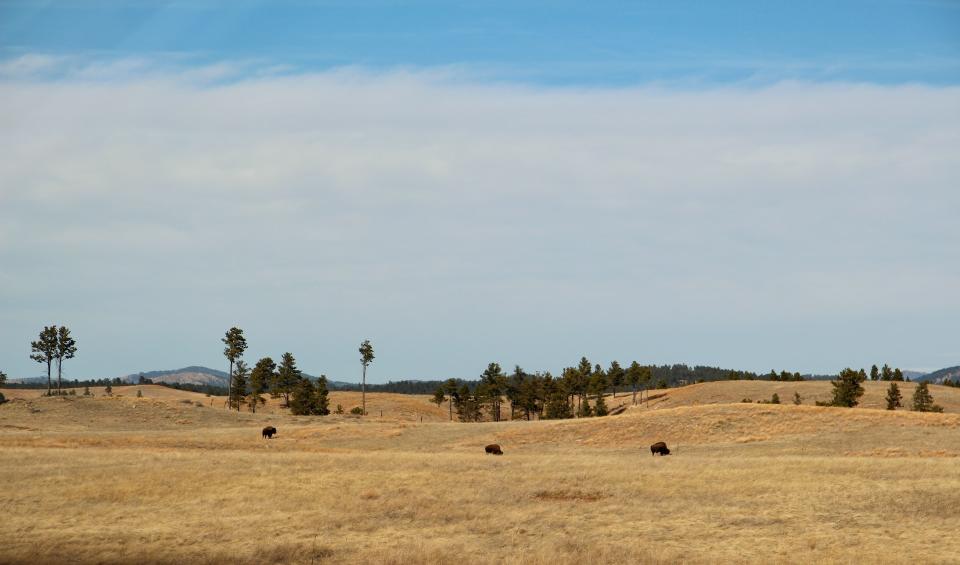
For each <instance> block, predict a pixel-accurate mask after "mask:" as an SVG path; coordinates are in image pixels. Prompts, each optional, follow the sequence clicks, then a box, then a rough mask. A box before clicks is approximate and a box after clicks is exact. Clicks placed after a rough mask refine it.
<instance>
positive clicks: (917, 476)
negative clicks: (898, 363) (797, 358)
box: [0, 381, 960, 564]
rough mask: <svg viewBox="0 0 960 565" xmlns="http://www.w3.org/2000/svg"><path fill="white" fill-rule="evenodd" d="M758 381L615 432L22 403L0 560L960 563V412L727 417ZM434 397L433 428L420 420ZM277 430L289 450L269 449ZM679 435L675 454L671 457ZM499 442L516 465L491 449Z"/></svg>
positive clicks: (164, 403) (700, 389)
mask: <svg viewBox="0 0 960 565" xmlns="http://www.w3.org/2000/svg"><path fill="white" fill-rule="evenodd" d="M799 384H801V385H819V384H822V383H799ZM868 384H869V383H868ZM738 385H742V386H740V387H739V388H738ZM757 385H761V387H765V386H768V385H769V386H780V385H779V384H778V383H757V382H755V381H754V382H748V381H744V382H741V383H736V382H734V383H714V384H712V385H711V386H703V385H697V386H693V387H687V388H686V389H674V390H671V391H663V392H666V393H667V396H665V397H661V399H662V400H661V399H655V400H654V401H651V403H650V408H646V407H632V408H630V409H629V410H627V411H626V413H624V414H623V415H620V416H616V417H608V418H596V419H585V420H573V421H570V420H567V421H544V422H523V421H513V422H503V423H482V424H460V423H449V422H446V421H443V419H442V418H441V416H444V415H445V407H444V408H443V409H437V407H436V406H435V405H432V404H430V403H429V402H427V399H426V398H425V397H413V398H410V397H404V396H403V395H384V396H383V397H382V398H377V395H372V394H371V395H368V403H370V404H371V405H382V406H384V407H385V409H386V407H388V406H394V407H395V408H396V414H395V415H393V416H390V417H388V415H387V414H386V413H385V416H384V418H382V419H381V418H379V417H368V418H366V419H360V418H357V417H350V416H329V417H324V418H311V417H294V416H289V415H286V414H281V413H279V412H266V413H258V414H250V413H249V412H243V413H240V414H238V413H236V412H229V411H227V410H224V409H223V408H222V407H219V408H218V407H217V406H216V404H217V402H218V400H219V399H210V398H207V397H204V396H203V395H199V394H193V393H188V392H182V391H176V390H171V389H166V388H163V387H115V389H114V390H115V391H118V392H120V393H121V394H122V395H123V396H120V397H116V396H115V397H112V398H111V397H103V396H97V397H95V398H70V397H68V398H39V397H37V396H32V397H24V396H21V394H22V393H30V392H33V393H34V394H35V393H36V391H16V396H17V398H18V399H17V400H15V401H13V402H10V403H7V404H5V405H3V406H0V473H2V476H3V477H4V478H5V489H4V497H3V498H4V517H5V519H4V520H0V536H2V537H0V539H3V540H4V543H3V544H2V545H0V562H4V563H7V562H11V563H36V562H58V561H71V562H77V563H120V562H123V563H126V562H140V563H179V564H183V563H194V562H196V563H200V562H204V563H207V562H214V563H322V562H330V563H348V562H358V561H360V562H370V563H397V564H400V563H403V564H407V563H414V564H415V563H458V564H462V563H535V564H547V563H550V564H553V563H560V564H563V563H571V564H572V563H584V562H604V563H673V562H679V561H683V562H691V563H700V562H703V563H707V562H710V563H715V562H734V561H735V562H764V563H769V562H781V563H811V562H815V563H823V562H848V563H852V562H857V563H863V562H871V563H877V562H890V563H897V562H907V561H911V562H918V561H919V562H951V561H954V560H955V559H956V555H960V538H957V536H955V535H953V532H956V531H957V529H958V528H960V476H958V474H957V473H956V469H957V463H958V460H960V459H958V458H960V415H957V414H917V413H909V412H900V411H898V412H888V411H885V410H875V409H870V408H862V409H861V408H858V409H840V408H825V407H815V406H809V405H805V406H793V405H790V404H787V405H780V406H775V405H758V404H742V403H739V402H732V403H720V402H719V401H720V400H721V397H722V396H723V395H731V397H732V398H736V400H739V399H740V398H742V397H743V396H745V395H756V396H759V394H757V393H758V392H762V393H764V394H765V393H766V392H768V389H766V388H756V386H757ZM782 386H784V387H793V386H796V384H795V383H784V384H783V385H782ZM826 386H827V387H829V384H827V385H826ZM136 388H141V389H143V391H144V398H136V397H135V396H134V394H135V393H134V392H133V391H135V390H136ZM938 392H939V389H938V388H937V389H936V390H934V396H935V397H937V398H938V401H939V400H940V398H939V396H938ZM807 393H809V394H810V395H811V396H814V395H815V394H817V390H816V388H815V387H812V388H810V390H808V391H807ZM656 394H657V393H655V395H656ZM790 394H791V395H792V392H790ZM801 394H804V392H803V391H801ZM12 396H13V395H12ZM781 396H784V393H781ZM944 396H946V395H944ZM737 397H740V398H737ZM342 399H343V400H344V402H343V403H344V405H345V406H346V405H347V404H348V403H352V402H353V399H352V398H351V397H342ZM348 399H349V400H348ZM619 400H620V398H619V396H618V401H619ZM657 400H661V401H660V402H657ZM185 401H186V402H185ZM211 401H212V402H213V404H214V406H212V407H211V406H210V403H211ZM188 402H189V404H188ZM198 402H199V403H200V406H197V403H198ZM710 402H714V403H710ZM421 403H422V404H425V405H426V408H429V407H431V406H432V407H433V409H435V410H436V412H437V413H435V414H434V416H435V418H436V421H432V422H427V421H425V422H424V423H422V424H421V423H420V422H419V418H416V419H414V418H412V417H411V414H416V411H417V410H420V409H421V408H424V407H423V406H422V405H421ZM411 411H412V412H411ZM266 423H270V424H273V425H275V426H276V427H277V428H278V429H279V431H280V433H279V437H278V438H276V439H274V440H272V441H267V440H263V439H261V438H260V428H261V427H262V426H263V425H265V424H266ZM658 440H664V441H667V442H668V444H669V445H670V446H671V448H672V449H673V450H674V455H671V456H669V457H664V458H661V457H652V456H651V455H650V452H649V449H648V446H649V444H650V443H652V442H654V441H658ZM490 442H498V443H500V444H501V445H502V446H503V448H504V451H505V453H506V454H505V455H504V456H502V457H496V456H489V455H485V454H484V453H483V446H484V445H485V444H486V443H490Z"/></svg>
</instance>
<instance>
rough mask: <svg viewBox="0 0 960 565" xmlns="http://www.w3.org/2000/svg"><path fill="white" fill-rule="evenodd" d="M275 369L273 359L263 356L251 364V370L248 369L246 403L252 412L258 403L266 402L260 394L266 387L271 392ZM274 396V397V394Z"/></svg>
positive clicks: (273, 384)
mask: <svg viewBox="0 0 960 565" xmlns="http://www.w3.org/2000/svg"><path fill="white" fill-rule="evenodd" d="M276 370H277V364H276V363H274V362H273V359H271V358H269V357H264V358H262V359H260V360H259V361H257V364H256V365H254V366H253V370H252V371H250V386H249V398H248V403H249V405H250V410H251V411H252V412H256V411H257V405H258V404H264V403H265V402H266V401H265V400H264V399H263V397H262V396H260V395H261V394H262V393H263V392H264V391H265V390H267V388H268V387H269V388H270V389H271V391H270V392H271V393H272V392H273V388H274V386H275V384H276V383H275V381H276ZM274 398H276V397H275V396H274Z"/></svg>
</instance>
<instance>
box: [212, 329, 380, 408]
mask: <svg viewBox="0 0 960 565" xmlns="http://www.w3.org/2000/svg"><path fill="white" fill-rule="evenodd" d="M221 341H222V342H223V344H224V349H223V355H224V356H225V357H226V358H227V361H228V362H229V365H230V373H229V375H230V378H229V390H228V403H229V407H230V408H231V409H232V408H236V410H237V411H239V410H240V409H241V407H242V406H243V405H246V406H247V407H248V408H249V410H250V411H251V412H256V411H257V406H258V405H262V404H264V403H266V399H264V398H263V396H262V395H263V394H269V395H270V397H271V398H279V399H282V400H283V406H285V407H289V408H290V411H291V413H293V414H295V415H317V416H325V415H327V414H329V413H330V405H329V400H328V395H329V387H328V383H327V377H326V375H320V376H319V377H317V378H316V379H315V380H311V379H310V378H308V377H307V376H306V375H304V373H303V371H301V370H300V369H299V368H298V367H297V361H296V359H295V358H294V356H293V354H292V353H290V352H286V353H284V354H283V355H282V356H281V357H280V363H279V365H278V364H277V363H276V362H275V361H274V360H273V359H272V358H270V357H263V358H261V359H260V360H259V361H257V363H256V364H255V365H254V366H253V369H250V368H249V367H248V366H247V364H246V363H245V362H244V360H243V353H244V352H245V351H246V350H247V340H246V338H245V337H244V335H243V330H242V329H240V328H237V327H232V328H230V329H229V330H227V333H226V334H225V335H224V337H223V339H222V340H221ZM359 351H360V363H361V365H362V367H363V372H362V380H361V391H362V394H363V397H362V408H361V414H366V379H367V367H369V365H370V363H372V362H373V359H374V351H373V345H371V344H370V340H364V341H363V343H361V344H360V350H359Z"/></svg>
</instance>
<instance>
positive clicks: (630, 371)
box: [626, 361, 643, 404]
mask: <svg viewBox="0 0 960 565" xmlns="http://www.w3.org/2000/svg"><path fill="white" fill-rule="evenodd" d="M626 377H627V383H628V384H629V385H630V388H631V389H632V390H633V403H634V404H636V403H637V387H638V386H639V385H640V382H641V381H642V380H643V368H642V367H640V363H637V362H636V361H634V362H633V363H630V366H629V367H627V375H626Z"/></svg>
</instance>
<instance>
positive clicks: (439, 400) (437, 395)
mask: <svg viewBox="0 0 960 565" xmlns="http://www.w3.org/2000/svg"><path fill="white" fill-rule="evenodd" d="M446 399H447V393H445V392H444V391H443V386H442V385H441V386H438V387H437V390H435V391H433V398H432V399H431V402H433V403H434V404H436V405H437V408H440V407H441V406H443V401H444V400H446Z"/></svg>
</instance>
